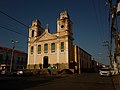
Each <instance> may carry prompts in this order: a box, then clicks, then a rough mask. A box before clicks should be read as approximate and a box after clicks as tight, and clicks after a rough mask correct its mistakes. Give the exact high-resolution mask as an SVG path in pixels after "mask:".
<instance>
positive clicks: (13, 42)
mask: <svg viewBox="0 0 120 90" xmlns="http://www.w3.org/2000/svg"><path fill="white" fill-rule="evenodd" d="M11 42H12V44H13V48H12V55H11V63H10V72H12V66H13V65H12V64H13V63H12V62H13V56H14V49H15V44H16V43H17V42H18V41H14V40H12V41H11Z"/></svg>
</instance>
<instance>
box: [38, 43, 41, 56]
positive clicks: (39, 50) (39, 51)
mask: <svg viewBox="0 0 120 90" xmlns="http://www.w3.org/2000/svg"><path fill="white" fill-rule="evenodd" d="M40 53H41V45H38V54H40Z"/></svg>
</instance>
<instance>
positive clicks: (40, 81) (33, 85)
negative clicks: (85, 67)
mask: <svg viewBox="0 0 120 90" xmlns="http://www.w3.org/2000/svg"><path fill="white" fill-rule="evenodd" d="M0 87H1V88H2V89H7V88H10V89H17V90H21V89H22V90H23V89H24V90H67V89H69V90H116V89H115V88H114V84H113V82H112V77H100V76H99V75H98V74H97V73H84V74H81V75H67V76H65V75H64V76H29V77H6V78H1V77H0Z"/></svg>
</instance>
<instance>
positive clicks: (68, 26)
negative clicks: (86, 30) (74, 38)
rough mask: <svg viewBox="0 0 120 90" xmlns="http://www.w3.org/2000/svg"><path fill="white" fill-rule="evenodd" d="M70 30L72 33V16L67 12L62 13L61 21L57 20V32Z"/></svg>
mask: <svg viewBox="0 0 120 90" xmlns="http://www.w3.org/2000/svg"><path fill="white" fill-rule="evenodd" d="M66 30H69V31H70V32H72V31H71V30H72V22H71V20H70V16H69V14H68V13H67V11H66V10H64V11H62V12H61V13H60V16H59V19H57V32H62V31H66Z"/></svg>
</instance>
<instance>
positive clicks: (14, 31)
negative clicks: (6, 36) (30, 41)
mask: <svg viewBox="0 0 120 90" xmlns="http://www.w3.org/2000/svg"><path fill="white" fill-rule="evenodd" d="M0 28H3V29H5V30H8V31H11V32H14V33H17V34H20V35H22V36H25V37H28V36H27V35H25V34H21V33H19V32H16V31H14V30H11V29H9V28H6V27H3V26H0Z"/></svg>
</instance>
